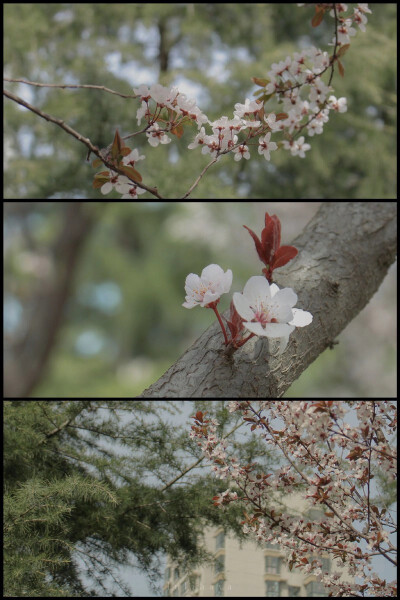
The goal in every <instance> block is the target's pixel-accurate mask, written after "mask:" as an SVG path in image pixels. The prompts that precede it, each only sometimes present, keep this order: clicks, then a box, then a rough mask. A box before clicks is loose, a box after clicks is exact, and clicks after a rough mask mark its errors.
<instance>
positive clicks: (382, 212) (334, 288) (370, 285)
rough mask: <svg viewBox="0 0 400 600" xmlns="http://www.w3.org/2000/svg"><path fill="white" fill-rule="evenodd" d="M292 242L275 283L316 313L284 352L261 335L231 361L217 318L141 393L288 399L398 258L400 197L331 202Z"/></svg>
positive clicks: (174, 396)
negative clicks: (293, 251) (292, 251)
mask: <svg viewBox="0 0 400 600" xmlns="http://www.w3.org/2000/svg"><path fill="white" fill-rule="evenodd" d="M291 244H292V245H294V246H296V248H298V250H299V254H298V256H297V257H296V258H295V259H294V260H293V261H291V262H290V263H289V264H288V265H286V266H285V267H283V268H282V269H278V270H277V271H275V272H274V275H275V279H274V281H275V282H276V283H277V284H278V285H279V287H291V288H293V289H294V291H295V292H296V294H297V295H298V302H297V304H296V307H297V308H302V309H303V310H307V311H310V312H311V313H312V314H313V317H314V318H313V322H312V323H311V325H308V326H307V327H304V328H297V329H296V330H295V331H294V332H293V333H292V334H291V336H290V338H289V345H288V347H287V349H286V350H285V352H284V353H283V354H282V355H281V356H276V353H274V354H271V353H270V352H269V342H268V340H267V338H257V337H255V338H252V339H251V340H250V341H249V342H247V343H246V344H244V346H242V347H241V348H239V349H238V350H237V351H236V352H235V353H234V354H233V356H232V358H231V359H229V358H227V357H226V356H224V355H223V350H224V344H223V336H222V332H221V329H220V327H219V324H218V323H217V322H215V323H214V324H213V325H211V326H210V327H209V328H208V329H207V331H205V332H204V333H203V335H202V336H201V337H200V338H199V339H198V340H197V341H196V342H194V344H192V346H191V347H190V348H189V349H188V350H187V351H186V352H185V353H184V354H183V356H181V358H179V359H178V360H177V361H176V363H175V364H173V365H172V366H171V367H170V368H169V369H168V371H167V372H166V373H165V374H164V375H163V376H162V377H160V379H159V380H158V381H156V382H155V383H154V384H153V385H151V386H150V387H149V388H148V389H147V390H145V391H144V392H143V393H142V394H141V395H140V396H139V397H140V398H281V397H282V396H283V394H284V393H285V391H286V390H287V389H288V388H289V387H290V385H291V384H292V383H293V381H294V380H295V379H297V378H298V377H299V376H300V375H301V373H302V372H303V371H304V370H305V369H306V368H307V367H308V366H309V365H310V364H311V363H312V362H313V361H314V360H315V359H316V358H318V356H319V355H320V354H321V353H322V352H323V351H324V350H325V349H326V348H327V347H328V346H331V345H332V343H333V341H334V339H335V337H336V336H337V335H338V334H339V333H340V332H341V331H342V330H343V329H344V328H345V327H346V326H347V325H348V324H349V323H350V321H351V320H352V319H354V317H355V316H357V315H358V313H359V312H360V311H361V310H362V309H363V308H364V306H365V305H366V304H367V303H368V302H369V300H370V299H371V298H372V296H373V295H374V293H375V292H376V291H377V289H378V288H379V286H380V284H381V282H382V281H383V279H384V277H385V275H386V273H387V270H388V268H389V266H390V265H391V264H392V263H393V262H394V260H395V257H396V247H397V205H396V202H324V203H323V204H322V206H321V208H320V210H319V211H318V213H317V214H316V215H315V216H314V218H313V219H312V220H311V221H310V223H309V224H308V225H307V227H306V228H305V230H304V231H303V233H301V234H300V235H299V236H298V237H297V238H296V239H295V240H294V241H293V242H291ZM228 314H229V311H225V313H224V316H228Z"/></svg>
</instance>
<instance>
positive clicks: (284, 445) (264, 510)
mask: <svg viewBox="0 0 400 600" xmlns="http://www.w3.org/2000/svg"><path fill="white" fill-rule="evenodd" d="M346 404H350V405H351V407H352V409H353V411H354V412H355V415H356V417H357V424H356V425H350V424H349V422H348V421H347V422H346V415H347V413H348V410H346V406H345V405H346ZM229 410H230V411H231V412H237V411H238V412H239V413H241V414H242V417H243V420H244V421H245V422H246V423H247V424H249V425H251V431H258V432H259V433H260V435H261V436H262V437H263V439H264V441H265V443H266V444H267V445H269V446H271V447H273V448H275V449H276V450H278V451H279V452H280V453H281V455H282V457H283V458H284V460H285V463H286V464H284V466H281V467H279V468H277V469H276V470H275V472H273V473H267V474H264V473H261V472H260V470H259V469H257V468H256V467H257V465H255V464H250V465H245V466H241V465H239V464H238V461H237V460H236V459H235V458H234V457H229V456H228V454H227V450H226V443H225V441H224V440H220V439H219V437H218V435H217V426H218V423H217V422H216V421H215V420H212V421H211V420H208V419H206V418H205V416H204V415H203V413H197V415H196V417H195V425H193V426H192V431H191V433H190V436H191V437H192V438H193V439H196V440H197V441H198V444H199V446H200V447H201V449H202V452H203V453H204V455H205V457H206V458H208V459H209V460H210V461H211V462H212V463H213V465H212V469H213V471H214V473H215V475H216V476H217V477H219V478H220V479H226V480H227V481H228V482H229V485H230V488H229V490H227V491H226V492H224V493H223V494H221V495H219V496H216V497H215V498H213V501H214V505H215V506H218V507H222V508H225V507H226V506H227V505H228V504H230V503H231V502H237V501H244V502H246V509H247V511H248V512H245V516H246V520H245V521H243V523H242V524H243V530H244V532H245V533H247V534H249V535H251V536H254V537H255V538H256V539H258V540H259V541H262V542H272V543H278V544H279V545H280V547H281V548H282V549H283V550H284V551H285V552H286V557H287V560H288V563H289V566H290V568H292V567H293V566H296V567H298V568H300V569H302V570H303V571H304V572H306V573H312V574H313V575H315V576H316V577H317V579H319V580H320V581H321V583H323V585H324V586H326V587H327V588H329V590H330V595H333V596H364V595H365V592H366V591H368V592H369V594H370V595H376V596H380V597H382V596H395V595H396V583H395V582H392V583H387V582H386V580H383V579H381V578H380V577H379V575H377V574H376V573H373V572H372V567H371V559H372V557H373V556H375V555H380V556H382V557H384V558H385V559H387V560H388V561H389V562H390V563H392V564H396V561H395V554H396V549H395V547H394V546H393V544H392V540H391V538H390V534H392V533H394V532H395V531H396V524H395V522H394V520H393V518H392V516H391V515H390V513H389V512H388V511H387V510H386V509H385V508H383V509H381V510H380V509H379V508H378V507H377V506H375V504H374V503H373V499H372V496H371V479H372V478H373V477H374V475H373V472H372V468H373V466H375V465H379V467H380V468H381V469H382V470H383V471H384V472H385V473H386V475H387V478H388V480H389V481H393V480H395V479H396V477H397V462H396V458H397V457H396V451H395V449H394V448H392V447H391V445H390V438H391V437H392V436H393V435H394V433H395V431H396V428H397V408H396V405H395V403H393V402H390V401H352V402H346V403H345V402H343V401H332V400H329V401H283V400H282V401H277V400H269V401H258V402H257V403H256V402H250V401H232V402H230V403H229ZM231 488H235V490H234V491H232V489H231ZM237 490H239V493H238V491H237ZM299 490H300V493H301V494H302V495H303V498H304V499H305V500H306V501H308V503H309V506H310V507H318V508H319V513H320V515H321V518H318V519H315V517H314V518H312V516H311V515H312V513H310V515H309V516H307V513H305V514H304V515H303V516H302V517H301V518H299V516H293V515H291V514H289V511H288V513H287V514H285V513H284V512H282V510H279V511H278V510H277V509H276V506H275V505H274V502H273V496H274V495H273V492H274V491H278V492H279V494H280V495H281V496H289V495H290V494H294V493H299ZM326 555H329V556H330V557H331V558H332V559H333V561H334V563H333V564H334V566H335V567H336V568H337V569H338V570H337V571H335V572H331V573H328V572H326V571H324V570H323V569H322V561H321V560H320V559H321V558H322V557H323V556H326ZM310 557H312V558H310ZM343 567H345V568H347V571H348V573H349V574H350V576H352V577H354V578H360V579H361V580H362V581H363V583H356V582H352V583H349V582H348V581H347V582H346V581H344V580H343V579H342V578H341V572H340V571H341V570H342V568H343Z"/></svg>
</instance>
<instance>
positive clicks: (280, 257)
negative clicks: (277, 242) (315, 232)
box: [272, 246, 299, 269]
mask: <svg viewBox="0 0 400 600" xmlns="http://www.w3.org/2000/svg"><path fill="white" fill-rule="evenodd" d="M298 252H299V251H298V250H297V248H295V247H294V246H281V247H280V248H279V249H278V250H277V252H276V254H275V256H274V260H273V263H272V268H273V269H277V268H278V267H283V266H284V265H286V263H288V262H289V260H292V258H294V257H295V256H297V254H298Z"/></svg>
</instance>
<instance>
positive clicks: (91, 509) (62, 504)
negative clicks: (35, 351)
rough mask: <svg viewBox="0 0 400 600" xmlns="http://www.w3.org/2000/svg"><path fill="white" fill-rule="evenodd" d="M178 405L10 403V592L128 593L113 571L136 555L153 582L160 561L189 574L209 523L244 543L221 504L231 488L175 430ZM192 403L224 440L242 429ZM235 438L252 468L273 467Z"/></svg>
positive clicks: (211, 407) (224, 414) (219, 408)
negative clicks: (214, 420) (166, 557)
mask: <svg viewBox="0 0 400 600" xmlns="http://www.w3.org/2000/svg"><path fill="white" fill-rule="evenodd" d="M185 402H186V401H185ZM181 404H182V401H181V402H177V401H149V400H147V401H132V400H82V401H80V400H79V401H78V400H75V401H71V400H59V401H55V400H30V401H17V400H14V401H5V402H4V459H5V460H4V473H5V477H4V482H5V483H4V485H5V491H4V523H5V525H4V591H5V595H8V596H44V597H46V596H90V595H99V592H100V593H101V595H112V594H117V595H128V596H129V595H131V593H132V590H129V589H128V588H127V586H126V585H125V584H124V582H123V581H121V578H120V576H119V575H118V573H116V571H117V567H118V566H119V565H121V564H125V565H127V564H132V555H133V557H134V561H135V564H136V566H139V568H141V569H142V570H144V571H145V572H146V573H147V574H148V576H149V578H150V580H151V581H152V582H153V583H154V582H156V580H157V577H158V576H159V574H160V573H159V570H158V565H159V557H160V553H166V552H168V553H169V554H170V555H171V556H172V557H173V558H177V559H179V560H180V561H181V563H182V564H183V565H187V566H189V565H194V564H196V563H198V562H199V561H204V560H207V558H209V557H208V556H207V554H206V553H205V552H204V551H203V550H202V548H201V545H200V544H199V539H200V538H199V534H200V533H201V531H202V530H203V527H204V525H206V524H210V525H222V526H223V527H224V529H225V530H230V531H233V532H235V533H236V534H237V535H238V536H240V535H241V525H240V521H241V518H242V517H241V513H240V509H239V508H232V509H229V510H227V511H225V512H224V511H220V510H217V509H215V507H214V506H213V503H212V497H213V496H214V495H215V494H216V493H218V492H220V491H223V490H224V489H225V488H226V482H224V481H219V480H215V479H214V478H213V477H212V476H210V474H209V469H203V470H201V469H200V467H201V462H202V459H201V453H200V450H199V448H198V447H197V445H196V443H195V442H193V441H192V440H191V439H190V438H189V435H188V432H189V428H188V426H184V425H182V426H177V424H176V416H177V414H178V411H179V410H180V405H181ZM190 404H191V405H193V412H192V413H191V414H195V412H196V411H197V410H199V409H203V410H208V411H209V413H210V415H217V417H218V419H219V421H220V423H221V429H222V431H224V432H229V431H231V430H232V429H235V419H236V417H234V416H233V415H230V414H229V412H228V411H227V409H226V406H225V404H226V402H224V401H219V402H212V401H207V402H204V401H203V402H201V401H199V402H190ZM246 437H247V438H248V436H246ZM229 439H231V440H232V444H233V445H234V446H235V448H236V449H238V450H239V452H240V455H241V457H242V459H243V460H245V461H247V462H251V461H253V460H258V461H260V462H263V463H264V464H265V463H266V462H267V461H268V460H270V459H269V458H268V457H267V456H265V449H262V447H261V446H259V445H258V442H257V441H256V438H255V437H252V438H248V441H246V442H243V441H240V440H239V439H237V440H235V432H233V433H232V434H231V435H230V437H229ZM107 576H111V577H112V578H113V579H114V581H115V587H113V589H110V587H109V586H108V585H107V583H105V580H106V577H107ZM88 581H90V582H91V583H90V584H88Z"/></svg>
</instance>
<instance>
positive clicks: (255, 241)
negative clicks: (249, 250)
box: [243, 225, 267, 264]
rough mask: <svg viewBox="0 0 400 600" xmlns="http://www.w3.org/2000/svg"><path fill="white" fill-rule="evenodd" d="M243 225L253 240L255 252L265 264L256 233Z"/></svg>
mask: <svg viewBox="0 0 400 600" xmlns="http://www.w3.org/2000/svg"><path fill="white" fill-rule="evenodd" d="M243 227H245V229H247V231H248V232H249V234H250V235H251V237H252V238H253V240H254V243H255V245H256V250H257V254H258V256H259V259H260V260H261V262H263V263H264V264H267V263H266V262H265V260H264V254H263V247H262V245H261V242H260V240H259V239H258V237H257V236H256V234H255V233H254V231H252V230H251V229H250V228H249V227H247V225H243Z"/></svg>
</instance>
